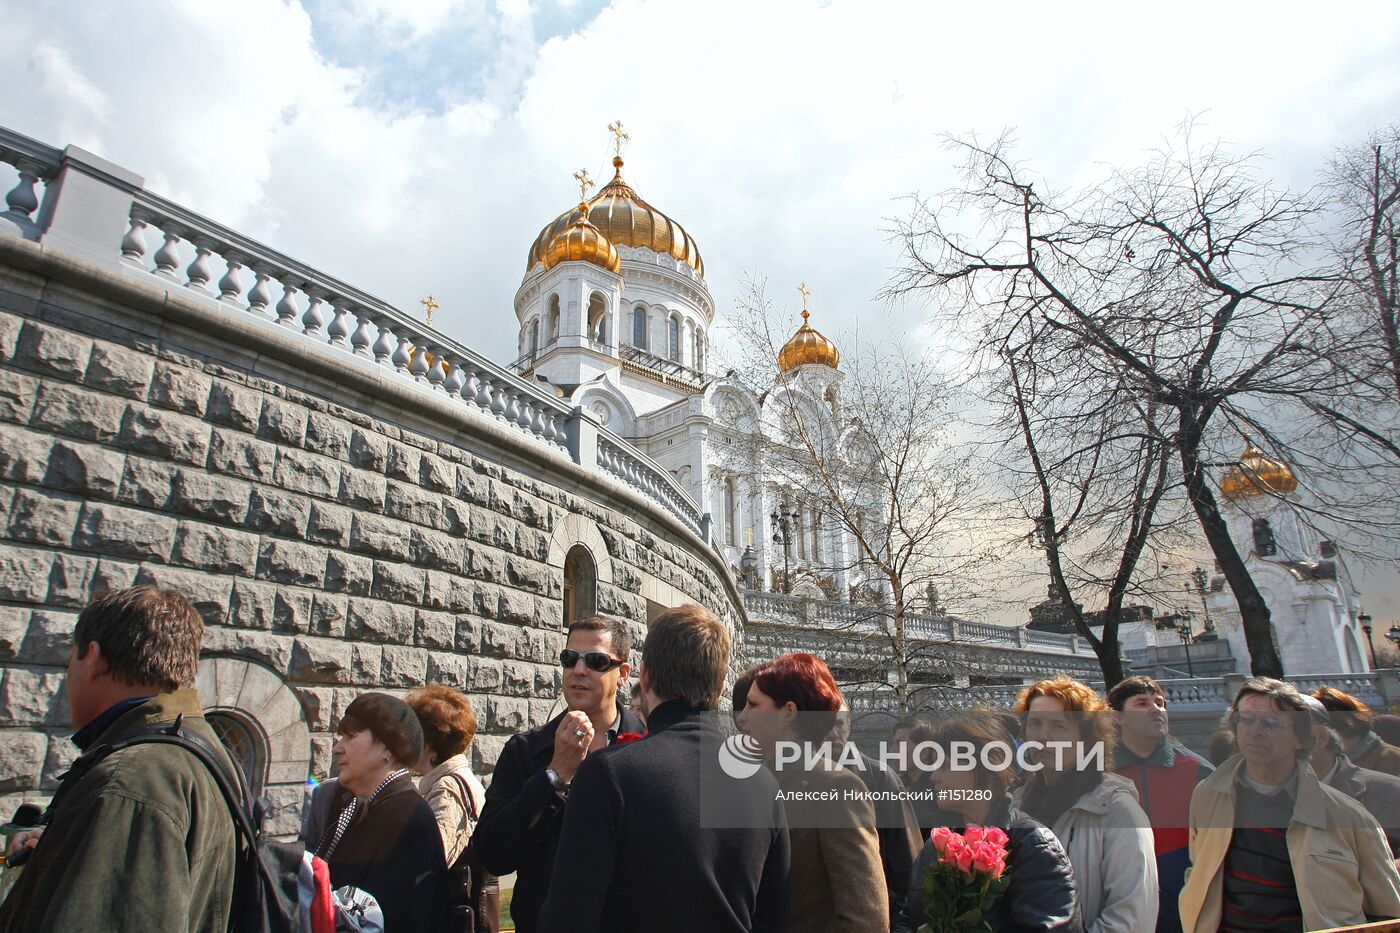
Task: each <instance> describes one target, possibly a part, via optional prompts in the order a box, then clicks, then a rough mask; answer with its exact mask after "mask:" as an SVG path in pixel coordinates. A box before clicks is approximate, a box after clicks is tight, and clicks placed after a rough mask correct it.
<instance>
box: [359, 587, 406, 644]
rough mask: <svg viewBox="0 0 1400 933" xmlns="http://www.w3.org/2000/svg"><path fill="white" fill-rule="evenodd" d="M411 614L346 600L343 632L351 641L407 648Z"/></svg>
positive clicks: (366, 601) (402, 608)
mask: <svg viewBox="0 0 1400 933" xmlns="http://www.w3.org/2000/svg"><path fill="white" fill-rule="evenodd" d="M413 623H414V610H413V609H411V608H409V607H408V606H396V605H394V604H392V603H382V602H378V601H376V600H372V599H361V598H355V599H352V600H350V613H349V616H348V617H347V619H346V623H345V632H346V634H347V635H349V636H350V637H351V638H362V639H366V640H370V641H383V642H388V643H389V644H394V645H407V644H410V643H411V642H412V640H413Z"/></svg>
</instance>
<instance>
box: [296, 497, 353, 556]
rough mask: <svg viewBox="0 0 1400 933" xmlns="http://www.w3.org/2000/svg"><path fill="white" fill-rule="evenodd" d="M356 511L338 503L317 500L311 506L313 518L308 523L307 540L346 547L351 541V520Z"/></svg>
mask: <svg viewBox="0 0 1400 933" xmlns="http://www.w3.org/2000/svg"><path fill="white" fill-rule="evenodd" d="M353 518H354V513H352V512H351V511H350V510H349V509H347V508H343V507H341V506H338V505H330V504H329V503H326V502H316V503H313V504H312V506H311V518H310V520H309V521H308V522H307V525H306V540H308V541H313V542H315V543H316V544H327V545H330V546H331V547H345V545H346V544H348V543H349V542H350V521H351V519H353Z"/></svg>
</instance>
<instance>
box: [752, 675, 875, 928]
mask: <svg viewBox="0 0 1400 933" xmlns="http://www.w3.org/2000/svg"><path fill="white" fill-rule="evenodd" d="M747 699H748V702H747V703H746V704H745V706H744V709H743V711H742V712H741V713H740V714H739V716H738V722H739V728H741V729H743V730H744V732H746V733H748V734H749V735H750V736H752V737H753V738H754V739H755V740H756V741H757V743H758V745H759V747H761V748H762V750H763V755H764V758H765V760H766V761H767V763H768V765H769V767H770V768H772V769H773V773H774V775H775V776H776V777H777V779H778V785H779V786H780V787H781V789H782V791H783V794H784V807H785V809H786V811H787V819H788V835H789V838H790V840H791V849H792V867H791V870H790V872H789V875H788V878H789V882H790V885H791V891H792V899H791V909H790V913H789V921H788V929H790V930H801V931H803V933H888V930H889V928H890V918H889V903H888V899H887V898H886V895H885V876H884V869H883V867H882V865H881V863H880V843H879V838H878V837H877V835H876V833H875V807H874V804H873V803H871V801H870V800H869V799H868V798H866V797H864V796H862V795H864V794H865V790H866V788H865V784H864V782H863V781H861V779H860V777H859V776H858V775H856V774H854V773H852V772H850V771H848V770H846V769H845V768H842V767H841V766H840V765H838V764H836V763H835V762H834V761H832V760H831V759H830V758H829V757H819V756H815V755H813V756H811V758H810V759H809V756H808V755H807V749H808V748H809V747H812V748H815V747H816V746H819V745H821V744H822V743H824V742H825V741H826V738H827V736H828V735H829V734H830V732H831V727H832V726H833V725H834V724H835V722H836V714H837V711H838V710H840V708H841V703H842V698H841V691H840V689H838V688H837V686H836V681H835V679H834V678H832V676H831V671H830V670H828V669H827V666H826V663H825V662H823V661H822V659H821V658H818V657H816V656H815V655H811V654H785V655H782V656H781V657H778V658H774V659H773V660H772V661H770V662H768V663H767V664H764V665H761V666H760V667H759V668H758V669H756V670H755V671H753V674H752V680H751V682H750V685H749V692H748V698H747ZM779 742H797V743H799V744H800V745H801V746H802V750H803V754H802V757H801V758H800V759H799V760H797V761H794V762H787V761H786V760H785V761H784V763H783V765H781V766H779V765H778V761H777V746H778V743H779ZM809 760H812V761H813V763H814V766H813V767H811V768H807V767H806V765H807V764H808V761H809ZM847 794H853V795H856V796H855V797H854V798H848V797H847Z"/></svg>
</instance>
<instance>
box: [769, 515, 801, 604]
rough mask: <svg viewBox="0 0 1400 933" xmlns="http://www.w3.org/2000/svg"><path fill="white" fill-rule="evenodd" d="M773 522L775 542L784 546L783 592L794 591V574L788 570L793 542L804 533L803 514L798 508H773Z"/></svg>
mask: <svg viewBox="0 0 1400 933" xmlns="http://www.w3.org/2000/svg"><path fill="white" fill-rule="evenodd" d="M768 520H769V521H771V522H772V523H773V543H774V544H781V545H782V546H783V592H784V593H791V592H792V574H791V573H790V572H789V570H788V558H789V556H790V555H791V553H792V542H793V541H794V540H796V537H797V535H799V534H801V533H802V516H801V514H799V513H798V511H797V510H796V509H793V510H792V511H791V512H784V511H783V509H782V507H781V506H779V507H778V508H776V509H774V510H773V513H772V514H771V515H769V516H768Z"/></svg>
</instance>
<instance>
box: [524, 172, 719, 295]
mask: <svg viewBox="0 0 1400 933" xmlns="http://www.w3.org/2000/svg"><path fill="white" fill-rule="evenodd" d="M613 168H614V169H615V171H616V174H614V175H613V180H612V181H610V182H608V183H607V184H606V185H604V186H603V188H602V190H600V191H599V192H598V193H597V194H595V195H594V196H593V197H592V198H590V199H589V200H588V201H586V202H584V203H583V204H580V205H579V206H578V207H576V208H574V209H573V210H571V211H569V212H568V213H565V214H560V215H559V216H558V217H556V218H554V221H553V222H552V223H550V225H549V226H547V227H545V228H544V229H543V230H541V231H540V235H539V236H537V237H535V242H534V243H533V244H532V245H531V246H530V258H529V259H528V260H527V261H526V263H525V268H526V270H527V271H528V270H530V269H533V268H534V267H535V263H537V262H543V263H544V264H545V268H549V267H550V266H551V265H553V263H551V262H550V259H549V254H550V252H551V248H552V246H553V244H554V240H555V238H556V237H557V236H558V235H559V234H560V233H562V232H563V231H564V230H565V229H567V228H568V227H570V226H571V225H573V224H574V223H575V222H577V220H578V219H579V218H580V217H582V216H583V215H584V213H585V211H586V213H587V215H588V220H589V221H591V222H592V224H593V226H594V227H596V228H597V229H598V230H599V231H600V232H601V233H602V234H603V236H604V237H606V238H607V239H608V240H611V241H612V242H613V243H615V244H617V245H618V246H643V247H646V248H647V249H649V250H651V251H653V252H656V253H664V254H669V255H670V256H672V257H674V258H675V259H679V260H680V261H682V262H684V263H687V264H688V265H689V266H690V267H691V268H692V269H694V270H695V271H696V272H697V273H699V274H700V277H701V278H704V277H705V263H704V261H703V260H701V258H700V248H699V247H698V246H696V245H695V241H694V240H693V239H691V237H690V234H688V233H686V232H685V230H684V229H682V227H681V225H680V224H678V223H676V222H675V221H674V220H672V219H671V218H669V217H667V216H666V215H665V214H663V213H661V212H660V211H658V210H657V209H656V208H654V207H652V206H651V205H650V204H648V203H647V202H646V201H643V200H642V199H641V198H640V197H638V195H637V192H635V191H633V190H632V188H631V186H630V185H628V184H627V183H626V182H625V181H623V180H622V158H621V157H620V156H619V157H617V158H615V159H613ZM558 261H560V260H555V262H558Z"/></svg>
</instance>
